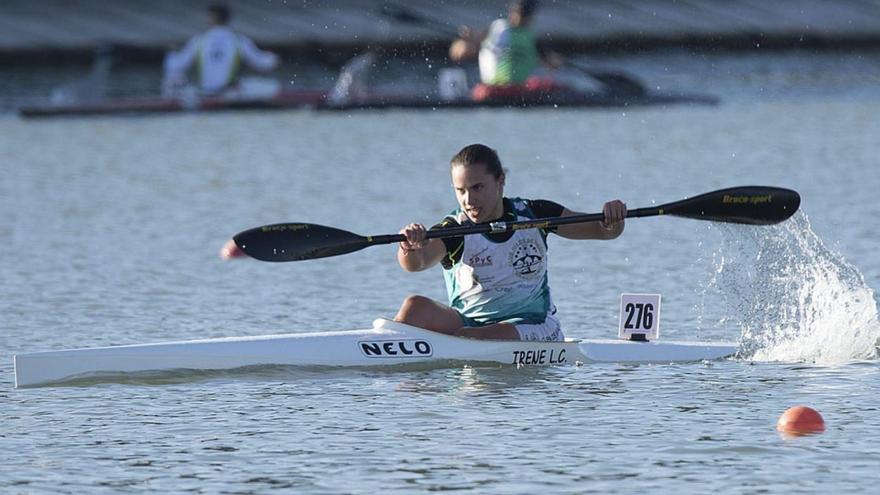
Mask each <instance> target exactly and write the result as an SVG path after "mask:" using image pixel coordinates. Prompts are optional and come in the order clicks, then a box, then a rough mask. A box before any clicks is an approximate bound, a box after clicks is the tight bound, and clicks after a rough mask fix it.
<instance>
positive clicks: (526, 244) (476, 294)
mask: <svg viewBox="0 0 880 495" xmlns="http://www.w3.org/2000/svg"><path fill="white" fill-rule="evenodd" d="M543 203H545V204H552V205H555V206H558V211H559V213H561V211H562V207H561V206H559V205H556V204H555V203H551V202H546V201H545V202H543ZM504 204H505V216H504V218H503V220H504V221H518V220H531V219H534V218H538V217H537V216H536V215H535V213H534V212H533V210H532V207H531V205H532V202H530V201H528V200H523V199H520V198H510V199H508V198H505V199H504ZM556 216H558V213H557V214H556ZM467 223H470V221H469V220H468V219H467V216H466V214H465V213H464V212H463V211H461V209H460V208H459V209H457V210H455V211H453V212H452V213H451V214H450V215H448V216H447V217H446V220H445V221H444V222H443V223H441V224H440V228H442V227H444V226H451V225H454V224H459V225H463V224H467ZM547 234H548V231H546V230H544V229H524V230H517V231H514V232H513V234H512V235H508V236H504V237H506V238H501V239H499V236H498V235H497V234H489V235H486V234H474V235H467V236H463V237H461V238H458V239H459V240H457V241H453V242H451V243H446V246H447V256H446V257H445V258H444V262H443V275H444V277H445V279H446V291H447V295H448V297H449V305H450V306H451V307H452V308H454V309H455V310H457V311H458V312H459V313H460V314H461V315H462V316H463V319H464V320H465V323H471V324H476V325H488V324H492V323H499V322H504V323H512V324H519V323H530V324H533V323H542V322H543V321H544V320H545V319H546V317H547V314H548V313H551V312H552V311H553V310H554V307H553V302H552V300H551V299H550V288H549V286H548V285H547ZM493 237H494V238H493Z"/></svg>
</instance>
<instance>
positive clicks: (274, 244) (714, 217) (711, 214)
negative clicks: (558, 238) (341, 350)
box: [233, 186, 801, 261]
mask: <svg viewBox="0 0 880 495" xmlns="http://www.w3.org/2000/svg"><path fill="white" fill-rule="evenodd" d="M800 203H801V198H800V196H799V195H798V193H797V192H795V191H792V190H790V189H781V188H778V187H764V186H745V187H731V188H729V189H721V190H718V191H713V192H709V193H706V194H701V195H699V196H695V197H693V198H688V199H683V200H681V201H675V202H672V203H666V204H664V205H660V206H652V207H648V208H638V209H634V210H629V211H628V212H627V214H626V216H627V218H636V217H652V216H657V215H673V216H677V217H686V218H693V219H697V220H711V221H714V222H729V223H742V224H749V225H773V224H776V223H779V222H782V221H783V220H786V219H788V218H789V217H790V216H792V215H793V214H794V213H795V212H796V211H797V209H798V207H799V206H800ZM603 218H604V215H603V214H602V213H589V214H584V215H572V216H568V217H554V218H536V219H534V220H522V221H518V222H492V223H481V224H476V225H466V226H462V227H451V228H448V229H436V230H430V231H428V233H427V234H428V235H427V238H428V239H443V238H448V237H457V236H462V235H470V234H489V233H497V232H508V231H511V230H521V229H535V228H549V227H554V226H557V225H567V224H573V223H585V222H596V221H599V220H602V219H603ZM405 239H406V238H405V237H404V236H403V234H389V235H377V236H362V235H358V234H354V233H352V232H346V231H344V230H340V229H335V228H333V227H325V226H323V225H315V224H310V223H278V224H274V225H265V226H262V227H257V228H254V229H250V230H245V231H244V232H241V233H239V234H238V235H236V236H235V237H233V240H234V241H235V244H236V245H237V246H238V247H239V248H240V249H241V250H242V251H244V252H245V253H246V254H247V255H248V256H251V257H253V258H256V259H258V260H262V261H301V260H312V259H317V258H326V257H328V256H338V255H340V254H347V253H351V252H354V251H359V250H361V249H364V248H365V247H368V246H375V245H379V244H393V243H395V242H401V241H404V240H405Z"/></svg>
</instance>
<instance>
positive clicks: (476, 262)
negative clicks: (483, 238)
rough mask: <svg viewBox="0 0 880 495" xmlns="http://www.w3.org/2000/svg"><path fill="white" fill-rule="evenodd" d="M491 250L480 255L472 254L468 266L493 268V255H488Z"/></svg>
mask: <svg viewBox="0 0 880 495" xmlns="http://www.w3.org/2000/svg"><path fill="white" fill-rule="evenodd" d="M488 250H489V248H486V249H483V250H482V251H480V252H479V253H474V254H472V255H471V256H470V257H469V258H468V260H467V264H468V265H471V266H474V267H477V266H492V255H491V254H486V251H488Z"/></svg>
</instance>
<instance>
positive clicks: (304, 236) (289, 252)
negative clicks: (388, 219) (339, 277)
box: [232, 223, 369, 261]
mask: <svg viewBox="0 0 880 495" xmlns="http://www.w3.org/2000/svg"><path fill="white" fill-rule="evenodd" d="M232 239H233V240H234V241H235V244H236V245H237V246H238V247H239V248H240V249H241V250H242V251H244V252H245V254H247V255H248V256H250V257H252V258H256V259H258V260H260V261H302V260H313V259H316V258H326V257H328V256H337V255H340V254H346V253H351V252H353V251H358V250H360V249H363V248H365V247H367V246H368V245H369V240H368V239H367V238H366V237H363V236H359V235H357V234H353V233H351V232H346V231H344V230H339V229H334V228H332V227H325V226H323V225H315V224H311V223H276V224H274V225H264V226H262V227H256V228H253V229H250V230H245V231H244V232H240V233H239V234H237V235H236V236H235V237H233V238H232Z"/></svg>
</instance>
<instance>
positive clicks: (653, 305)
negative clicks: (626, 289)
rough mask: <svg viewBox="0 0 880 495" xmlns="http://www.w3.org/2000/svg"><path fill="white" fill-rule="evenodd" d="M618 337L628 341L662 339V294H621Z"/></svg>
mask: <svg viewBox="0 0 880 495" xmlns="http://www.w3.org/2000/svg"><path fill="white" fill-rule="evenodd" d="M617 336H618V337H620V338H621V339H628V340H656V339H657V338H658V337H660V294H621V295H620V328H619V330H618V332H617Z"/></svg>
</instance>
